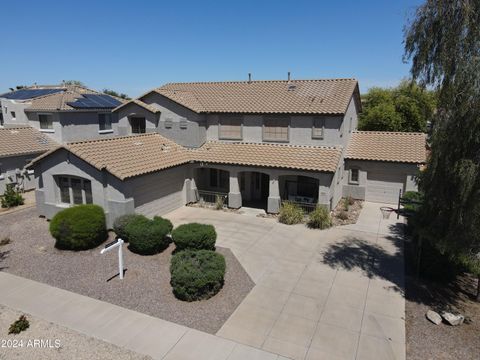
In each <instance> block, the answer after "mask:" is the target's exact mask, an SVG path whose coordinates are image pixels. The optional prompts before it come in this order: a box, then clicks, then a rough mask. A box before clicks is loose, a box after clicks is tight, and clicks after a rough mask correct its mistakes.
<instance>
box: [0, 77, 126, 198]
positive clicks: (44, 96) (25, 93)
mask: <svg viewBox="0 0 480 360" xmlns="http://www.w3.org/2000/svg"><path fill="white" fill-rule="evenodd" d="M122 102H123V100H121V99H117V98H115V97H112V96H110V95H106V94H101V93H98V92H96V91H94V90H90V89H87V88H85V87H82V86H70V85H58V86H57V85H51V86H45V85H43V86H40V85H34V86H31V87H27V88H22V89H19V90H16V91H12V92H9V93H5V94H2V95H0V103H1V108H2V116H1V117H0V119H1V121H0V129H13V130H14V131H17V133H18V132H20V133H23V131H22V130H21V128H22V127H29V128H33V129H36V131H33V130H32V131H28V130H27V131H26V133H27V134H30V136H26V137H24V138H23V140H22V145H23V146H24V147H28V146H30V147H31V148H32V149H37V148H38V147H37V140H36V139H37V138H44V136H42V135H41V134H44V135H45V136H47V137H49V138H51V139H52V140H53V141H50V144H52V143H55V142H58V143H67V142H71V141H79V140H84V139H94V138H101V137H111V136H113V135H115V134H116V133H115V132H116V126H117V117H116V114H113V113H112V110H113V109H114V108H115V107H117V106H119V105H121V104H122ZM40 133H41V134H40ZM2 134H4V136H7V135H8V136H10V138H9V144H10V143H11V142H12V141H15V139H16V136H14V135H13V134H14V133H12V132H8V131H3V132H2ZM17 137H18V136H17ZM28 141H30V143H28ZM13 149H15V147H12V150H13ZM23 153H24V149H23V148H21V149H18V152H16V153H15V152H12V151H10V150H9V151H7V150H5V154H0V156H1V157H2V161H0V193H3V189H4V187H5V184H3V185H2V183H4V182H5V181H7V180H8V179H10V180H9V181H10V183H12V184H18V185H21V187H22V188H24V189H25V190H28V189H31V188H32V185H33V182H31V181H29V180H28V178H27V177H26V176H24V174H26V172H25V171H23V167H24V166H25V165H26V163H25V161H23V159H22V156H23ZM37 155H38V154H37ZM30 159H31V157H30ZM7 173H8V174H9V175H8V176H7V175H6V174H7ZM13 173H15V174H17V175H16V176H14V177H13V178H14V180H13V181H12V180H11V179H12V175H11V174H13ZM22 174H23V175H22ZM2 178H3V179H2Z"/></svg>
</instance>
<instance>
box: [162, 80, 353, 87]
mask: <svg viewBox="0 0 480 360" xmlns="http://www.w3.org/2000/svg"><path fill="white" fill-rule="evenodd" d="M315 81H357V79H355V78H322V79H290V80H283V79H282V80H280V79H273V80H251V81H248V80H230V81H190V82H188V81H187V82H169V83H166V84H164V85H162V86H160V87H157V88H156V89H162V88H163V87H165V86H167V85H186V84H189V85H193V84H243V83H246V84H251V83H272V82H278V83H282V82H285V83H287V82H315Z"/></svg>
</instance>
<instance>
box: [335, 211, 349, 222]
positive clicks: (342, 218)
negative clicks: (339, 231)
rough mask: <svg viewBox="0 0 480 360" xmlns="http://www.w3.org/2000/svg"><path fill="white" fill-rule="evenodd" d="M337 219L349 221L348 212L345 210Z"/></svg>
mask: <svg viewBox="0 0 480 360" xmlns="http://www.w3.org/2000/svg"><path fill="white" fill-rule="evenodd" d="M337 217H338V218H339V219H340V220H347V219H348V212H346V211H345V210H342V211H340V212H339V213H338V214H337Z"/></svg>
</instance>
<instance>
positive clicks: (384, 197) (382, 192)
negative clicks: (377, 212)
mask: <svg viewBox="0 0 480 360" xmlns="http://www.w3.org/2000/svg"><path fill="white" fill-rule="evenodd" d="M405 179H406V176H405V175H401V174H395V173H389V174H388V173H378V172H368V173H367V189H366V194H365V200H367V201H371V202H378V203H385V204H396V203H397V202H398V195H399V192H400V190H402V192H403V189H404V184H405Z"/></svg>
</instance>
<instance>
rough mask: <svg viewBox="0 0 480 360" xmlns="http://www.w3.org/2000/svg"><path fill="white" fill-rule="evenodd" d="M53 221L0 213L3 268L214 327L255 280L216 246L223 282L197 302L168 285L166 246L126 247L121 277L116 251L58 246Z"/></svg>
mask: <svg viewBox="0 0 480 360" xmlns="http://www.w3.org/2000/svg"><path fill="white" fill-rule="evenodd" d="M48 225H49V223H48V222H47V220H45V219H43V218H39V217H38V216H37V215H36V211H35V208H31V209H25V210H22V211H18V212H16V213H14V214H6V215H2V216H0V239H2V238H4V237H10V239H11V243H10V244H7V245H4V246H1V247H0V271H7V272H9V273H12V274H15V275H19V276H22V277H26V278H29V279H32V280H36V281H39V282H43V283H46V284H49V285H52V286H56V287H59V288H62V289H66V290H69V291H73V292H76V293H79V294H82V295H86V296H90V297H92V298H96V299H99V300H103V301H107V302H110V303H113V304H116V305H119V306H123V307H125V308H129V309H132V310H136V311H139V312H142V313H145V314H148V315H151V316H155V317H158V318H161V319H164V320H168V321H172V322H175V323H177V324H181V325H185V326H188V327H191V328H195V329H198V330H201V331H205V332H208V333H212V334H214V333H216V332H217V331H218V330H219V329H220V327H221V326H222V325H223V323H224V322H225V321H226V320H227V319H228V317H229V316H230V315H231V314H232V312H233V311H234V310H235V309H236V308H237V306H238V305H239V304H240V303H241V302H242V300H243V299H244V298H245V296H246V295H247V294H248V293H249V292H250V290H251V289H252V288H253V286H254V282H253V281H252V280H251V279H250V277H249V276H248V274H247V273H246V272H245V270H244V269H243V267H242V266H241V265H240V263H239V262H238V260H237V259H236V258H235V256H234V255H233V254H232V253H231V251H230V250H228V249H225V248H219V247H217V251H218V252H219V253H221V254H223V255H224V256H225V259H226V263H227V271H226V274H225V285H224V286H223V288H222V289H221V290H220V292H219V293H218V294H216V295H215V296H214V297H212V298H210V299H208V300H203V301H196V302H183V301H180V300H177V299H176V298H175V297H174V295H173V294H172V289H171V286H170V271H169V268H170V258H171V253H172V251H173V250H174V245H173V244H171V245H170V247H169V248H168V249H166V250H165V251H163V252H162V253H160V254H157V255H153V256H141V255H137V254H134V253H132V252H131V251H129V250H128V249H127V248H126V247H125V251H124V254H125V255H124V259H125V268H126V269H127V270H126V272H125V278H124V280H120V279H119V278H118V276H116V275H118V263H117V261H118V260H117V255H116V252H115V251H114V252H111V253H107V254H105V255H100V250H101V249H102V248H103V244H102V245H101V246H99V247H97V248H95V249H92V250H88V251H81V252H72V251H61V250H57V249H55V247H54V239H53V238H52V237H51V236H50V233H49V231H48Z"/></svg>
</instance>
